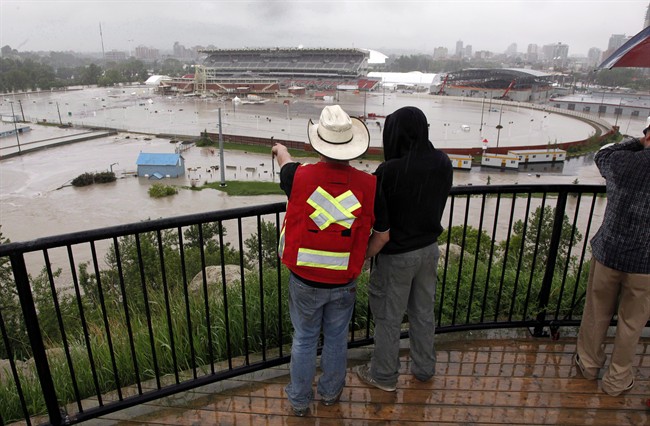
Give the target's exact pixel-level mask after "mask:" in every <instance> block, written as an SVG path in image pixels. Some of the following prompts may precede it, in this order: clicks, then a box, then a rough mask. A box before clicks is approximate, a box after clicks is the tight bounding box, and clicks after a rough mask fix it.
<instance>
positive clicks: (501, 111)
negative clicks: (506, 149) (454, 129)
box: [497, 104, 503, 148]
mask: <svg viewBox="0 0 650 426" xmlns="http://www.w3.org/2000/svg"><path fill="white" fill-rule="evenodd" d="M502 115H503V104H501V108H499V124H497V148H498V147H499V136H501V129H503V126H502V125H501V116H502Z"/></svg>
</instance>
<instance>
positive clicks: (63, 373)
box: [0, 185, 606, 425]
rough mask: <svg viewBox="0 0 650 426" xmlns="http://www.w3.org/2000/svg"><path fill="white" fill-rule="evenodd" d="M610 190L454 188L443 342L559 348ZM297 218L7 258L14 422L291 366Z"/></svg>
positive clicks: (62, 417)
mask: <svg viewBox="0 0 650 426" xmlns="http://www.w3.org/2000/svg"><path fill="white" fill-rule="evenodd" d="M604 192H605V187H604V186H601V185H510V186H480V187H479V186H466V187H455V188H453V189H452V193H451V195H450V198H449V201H448V204H447V208H446V211H445V217H444V225H445V228H446V231H445V233H443V235H441V237H440V240H439V244H440V247H441V250H442V253H443V256H442V257H441V260H440V263H439V268H438V281H439V282H438V290H437V291H438V294H437V301H436V309H435V311H436V321H437V329H436V332H437V333H444V332H450V331H462V330H475V329H487V328H512V327H527V328H529V329H531V332H532V333H533V334H534V335H536V336H546V335H548V332H547V331H545V330H546V329H547V328H548V330H550V333H551V334H552V335H556V333H557V330H558V328H559V327H561V326H565V325H577V324H578V323H579V318H580V313H581V310H582V298H583V296H584V289H585V286H586V280H587V273H588V267H587V263H588V261H589V255H588V244H587V242H588V239H589V238H590V237H591V236H592V235H593V233H594V232H595V231H596V230H597V228H598V226H599V224H600V221H601V218H602V214H603V212H604V207H605V203H606V199H605V197H604V196H603V195H604ZM285 207H286V205H285V203H276V204H269V205H261V206H254V207H245V208H238V209H231V210H225V211H218V212H210V213H202V214H195V215H188V216H181V217H175V218H169V219H159V220H150V221H146V222H141V223H136V224H129V225H124V226H116V227H111V228H104V229H98V230H93V231H87V232H79V233H74V234H67V235H61V236H55V237H48V238H42V239H38V240H34V241H29V242H20V243H9V244H4V245H0V262H2V263H1V264H0V274H1V275H0V286H1V288H0V331H1V340H0V351H1V354H0V355H1V358H3V359H4V361H3V362H4V364H0V380H1V381H0V424H7V423H10V422H13V421H16V420H21V421H25V422H27V424H32V423H40V422H44V423H51V424H55V425H58V424H73V423H78V422H81V421H85V420H89V419H92V418H96V417H99V416H101V415H104V414H108V413H110V412H114V411H117V410H121V409H124V408H127V407H131V406H134V405H138V404H143V403H145V402H147V401H151V400H154V399H157V398H160V397H163V396H168V395H172V394H175V393H178V392H182V391H186V390H189V389H191V388H195V387H197V386H201V385H205V384H208V383H213V382H217V381H220V380H223V379H227V378H231V377H235V376H238V375H242V374H245V373H249V372H253V371H258V370H262V369H265V368H268V367H271V366H275V365H279V364H283V363H286V362H288V361H289V354H290V350H289V347H290V343H291V325H290V324H291V323H290V320H289V317H288V309H287V306H286V304H287V300H288V296H287V281H288V280H287V271H286V270H285V268H283V267H281V265H280V263H279V261H278V259H277V247H276V241H277V239H278V236H279V227H280V224H281V218H282V213H283V212H284V210H285ZM367 286H368V271H365V272H364V273H363V274H362V276H361V277H360V278H359V291H358V292H357V294H358V296H357V297H358V298H357V304H356V307H355V313H354V316H353V320H352V322H351V325H350V339H349V346H351V347H352V346H362V345H368V344H370V343H372V318H371V313H370V310H369V308H368V302H367ZM407 326H408V322H406V323H405V327H407ZM405 335H406V333H405V334H404V336H405Z"/></svg>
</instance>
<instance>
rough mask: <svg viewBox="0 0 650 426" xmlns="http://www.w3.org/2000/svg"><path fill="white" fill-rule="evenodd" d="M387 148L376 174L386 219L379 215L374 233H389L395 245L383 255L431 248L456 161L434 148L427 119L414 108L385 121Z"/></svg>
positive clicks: (403, 109)
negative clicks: (452, 161) (450, 159)
mask: <svg viewBox="0 0 650 426" xmlns="http://www.w3.org/2000/svg"><path fill="white" fill-rule="evenodd" d="M383 144H384V159H385V161H384V162H383V163H382V164H380V165H379V167H378V168H377V171H376V172H375V175H376V176H377V186H378V189H379V191H381V192H382V195H383V199H384V200H385V203H386V204H385V205H386V209H387V215H383V214H378V215H377V222H376V223H375V226H374V229H376V230H377V231H386V230H388V229H390V241H389V242H388V243H387V244H386V245H385V246H384V248H383V249H382V250H381V253H385V254H395V253H404V252H408V251H412V250H416V249H419V248H422V247H426V246H428V245H430V244H432V243H434V242H436V241H437V239H438V236H440V234H441V233H442V225H441V223H440V220H441V217H442V213H443V211H444V209H445V204H446V202H447V196H448V195H449V189H450V188H451V184H452V180H453V170H452V166H451V161H449V157H447V154H445V153H444V152H442V151H439V150H437V149H435V148H434V147H433V145H432V144H431V142H430V141H429V125H428V124H427V118H426V116H425V115H424V113H423V112H422V111H421V110H420V109H418V108H415V107H404V108H400V109H398V110H397V111H395V112H394V113H392V114H390V115H389V116H388V117H386V122H385V124H384V132H383ZM386 222H387V223H386Z"/></svg>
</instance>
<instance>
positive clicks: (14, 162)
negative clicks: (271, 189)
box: [0, 88, 603, 241]
mask: <svg viewBox="0 0 650 426" xmlns="http://www.w3.org/2000/svg"><path fill="white" fill-rule="evenodd" d="M138 91H143V92H142V93H139V92H138ZM121 92H122V90H120V93H118V94H116V95H115V97H110V98H109V97H108V93H109V92H108V90H107V89H90V90H83V91H70V92H63V93H47V94H33V95H29V96H28V95H23V96H22V101H21V103H22V104H23V109H24V114H25V118H26V119H28V120H30V119H31V120H36V119H38V120H39V121H42V120H43V119H45V120H47V121H48V122H51V121H54V122H56V121H58V112H57V105H56V104H57V103H58V107H59V108H58V109H59V110H60V111H61V114H62V117H61V118H62V120H63V121H64V122H65V118H64V117H67V118H70V120H71V121H75V122H76V121H78V120H81V121H85V122H86V124H90V122H91V121H92V122H94V123H100V122H102V123H104V124H106V125H108V126H110V127H117V128H131V130H133V131H137V132H150V133H151V134H158V133H178V134H188V135H198V133H199V132H200V131H202V130H204V129H208V130H210V129H212V130H213V131H214V130H215V126H216V125H217V122H218V121H217V119H218V117H217V111H218V108H219V104H220V102H217V101H206V100H202V99H198V98H181V99H168V98H165V97H160V96H156V95H154V94H153V93H151V92H150V91H149V89H148V88H137V89H133V90H132V89H126V91H125V92H124V93H121ZM134 92H135V95H134V94H133V93H134ZM103 95H105V96H106V97H103V98H102V97H101V96H103ZM345 96H347V98H346V99H342V100H341V104H343V105H344V108H346V109H347V110H348V111H350V113H351V114H352V115H356V114H359V115H362V114H363V113H364V110H363V108H364V103H363V102H361V103H359V101H360V99H359V98H358V96H357V95H353V94H347V95H345ZM354 96H357V97H356V98H354ZM390 96H391V99H392V103H390V107H389V106H388V104H389V101H388V97H387V100H386V102H385V104H384V105H382V96H381V95H375V96H373V97H372V100H371V101H370V100H366V103H365V108H367V110H366V112H375V113H376V114H379V115H381V114H383V113H384V112H386V113H389V112H391V111H392V110H394V109H396V108H398V107H399V106H403V105H406V104H411V105H413V104H415V105H418V102H420V103H421V104H419V105H418V106H419V107H420V108H422V109H423V110H425V109H426V110H427V111H429V112H431V111H438V112H439V113H440V114H441V115H439V116H437V117H438V119H435V120H442V121H435V122H434V118H432V116H430V118H429V119H430V120H431V123H432V128H434V130H432V134H437V137H438V138H441V139H440V140H439V141H438V142H436V141H435V140H434V139H435V138H434V137H433V136H432V140H433V141H434V144H435V145H436V146H438V147H444V146H446V145H447V143H448V144H453V145H457V144H460V143H461V141H460V139H458V140H457V141H454V140H453V138H461V136H462V137H463V138H465V139H464V140H465V142H463V143H467V144H470V143H473V142H471V140H470V139H467V138H474V137H475V136H477V135H472V134H470V135H469V136H468V135H467V133H468V132H464V131H462V130H460V127H458V129H455V127H454V125H450V126H444V127H448V129H447V134H446V137H447V139H445V133H444V131H435V126H438V125H442V124H444V122H445V120H449V121H450V122H451V119H452V118H453V120H454V121H453V123H462V122H471V119H472V117H474V116H475V115H476V113H477V111H476V108H477V106H478V108H479V111H478V112H479V113H480V107H481V104H480V103H479V104H472V105H471V106H468V108H467V109H462V108H461V109H459V110H454V109H453V108H452V107H449V106H448V105H447V104H446V103H445V102H442V101H440V100H439V99H431V98H430V97H426V96H428V95H420V96H419V97H418V96H413V95H409V97H402V96H398V95H396V94H391V95H390ZM107 99H108V100H107ZM149 99H152V102H153V103H149V102H148V100H149ZM355 99H356V103H354V102H352V101H353V100H355ZM398 100H399V102H405V103H403V104H399V102H398ZM14 101H15V100H14ZM343 101H345V102H348V104H345V103H344V102H343ZM425 101H426V102H425ZM3 102H4V103H5V104H3V106H2V111H5V110H6V102H8V100H7V98H5V99H4V100H3ZM143 102H144V103H145V106H142V105H140V104H141V103H143ZM281 102H282V101H281V100H280V101H278V104H277V105H276V104H275V101H270V102H269V103H267V104H265V105H245V106H241V105H240V106H235V107H234V109H235V110H234V111H233V105H232V104H230V105H228V104H227V103H224V102H221V104H223V106H221V108H222V118H223V120H224V123H225V124H224V132H225V133H228V130H227V129H228V125H229V124H230V125H232V126H234V127H241V126H244V123H245V126H248V127H246V128H245V129H243V130H241V131H249V132H250V133H252V134H257V135H270V134H271V133H272V132H280V134H281V133H282V132H283V131H284V134H285V135H290V136H291V139H295V140H300V141H305V140H306V128H307V121H308V119H310V118H311V119H317V118H318V115H319V114H320V110H321V109H322V107H323V103H322V102H321V103H317V102H313V101H310V102H307V101H304V102H303V101H299V100H296V101H295V102H293V101H292V103H291V104H290V105H289V106H288V107H287V106H286V105H283V104H282V103H281ZM398 104H399V106H398ZM15 105H16V104H14V106H15ZM103 105H106V107H103ZM147 105H148V106H147ZM369 105H370V106H369ZM380 107H382V108H383V110H382V109H380ZM152 108H158V109H154V110H152ZM245 108H249V109H245ZM154 111H158V112H154ZM68 112H70V114H68ZM263 112H266V114H263ZM493 114H495V113H493ZM512 114H513V116H514V114H520V115H521V116H522V117H523V116H525V115H526V114H530V111H524V110H523V109H522V110H521V111H519V112H517V111H512ZM503 115H504V116H505V115H506V113H505V112H504V114H503ZM236 117H237V118H236ZM287 117H289V118H287ZM479 122H480V118H479ZM572 122H573V123H574V124H575V123H576V121H575V120H572ZM273 123H276V124H273ZM530 123H531V121H530V120H528V122H527V123H526V124H525V126H523V125H522V126H521V127H522V128H524V127H526V128H529V129H530V128H532V127H534V124H530ZM532 123H535V121H533V122H532ZM550 123H551V121H550V120H549V122H548V123H547V124H548V125H549V126H550ZM28 125H30V126H31V127H32V128H33V130H32V131H31V132H28V133H27V134H24V135H20V138H21V140H23V141H25V143H26V142H28V141H34V140H42V139H47V138H51V137H55V136H57V135H58V134H60V133H61V132H64V133H68V134H69V133H71V132H75V131H79V130H78V129H74V128H72V129H58V128H56V127H55V128H51V127H44V126H41V125H36V124H34V123H31V124H28ZM97 125H98V124H97ZM6 126H7V123H3V128H4V127H6ZM280 126H282V127H280ZM289 126H290V127H289ZM459 126H460V125H459ZM375 127H376V128H375V129H374V130H373V125H372V124H370V125H369V128H370V129H371V132H374V133H373V136H372V137H373V141H374V144H377V145H380V142H378V141H380V140H381V139H380V131H379V127H380V126H379V125H375ZM570 127H571V128H574V127H577V126H570ZM514 128H515V126H513V129H514ZM282 129H284V130H282ZM543 129H544V127H542V129H541V130H543ZM582 131H583V133H582V135H581V136H580V137H579V138H584V137H585V134H584V132H589V131H590V130H589V129H583V130H582ZM472 132H473V130H472ZM517 132H518V131H517ZM517 132H515V130H511V136H514V135H515V133H517ZM504 133H505V135H507V133H506V132H504V131H502V137H504V138H506V136H505V135H504ZM274 134H278V133H274ZM545 135H546V136H545V137H551V136H549V135H550V133H548V134H545ZM587 136H588V135H587ZM526 137H532V136H530V135H529V136H526ZM568 137H569V138H578V137H577V136H576V135H574V134H572V133H570V134H569V136H568ZM284 138H287V137H286V136H285V137H283V139H284ZM278 139H280V137H278ZM287 139H288V138H287ZM513 139H514V138H513ZM562 140H564V138H563V139H562ZM0 143H1V144H2V145H0V146H5V145H6V144H13V143H15V139H14V138H3V139H2V141H0ZM173 150H174V144H171V143H170V140H169V138H165V139H163V138H156V137H155V136H150V135H149V136H146V135H142V134H136V133H129V132H120V133H118V134H117V135H115V136H110V137H104V138H100V139H95V140H91V141H85V142H80V143H75V144H71V145H66V146H60V147H56V148H49V149H46V150H42V151H37V152H33V153H27V154H23V155H21V156H18V157H13V158H8V159H2V160H0V161H1V162H0V164H1V167H0V203H1V207H0V225H1V226H2V233H3V234H4V236H6V237H8V238H10V239H11V240H12V241H24V240H30V239H34V238H38V237H44V236H51V235H56V234H62V233H67V232H75V231H82V230H88V229H95V228H102V227H107V226H113V225H119V224H125V223H131V222H137V221H141V220H147V219H153V218H160V217H171V216H178V215H184V214H191V213H197V212H205V211H210V210H219V209H228V208H234V207H239V206H244V205H254V204H264V203H269V202H278V201H284V200H285V197H283V196H279V195H278V196H260V197H230V196H228V195H226V194H225V193H223V192H221V191H218V190H213V189H208V190H203V191H191V190H189V189H183V188H182V187H188V186H189V185H190V181H191V179H197V180H198V182H201V183H202V182H205V181H210V182H218V181H219V180H220V172H218V171H213V172H212V173H210V172H209V171H208V170H209V169H210V168H211V167H212V166H215V165H218V164H219V163H220V158H219V152H218V150H214V149H205V148H198V147H192V148H191V149H189V150H188V151H186V152H184V153H183V156H184V158H185V166H186V168H187V169H190V170H188V173H187V174H186V175H185V176H184V177H183V178H178V179H165V180H163V181H162V182H163V183H166V184H171V185H175V186H178V187H181V189H180V190H179V193H178V194H177V195H175V196H171V197H166V198H163V199H154V198H151V197H149V195H148V192H147V191H148V189H149V187H150V186H151V185H152V184H153V183H154V182H160V181H151V180H149V179H146V178H137V177H133V176H132V175H131V173H133V172H134V171H135V169H136V164H135V162H136V159H137V156H138V154H139V153H140V152H168V153H169V152H173ZM309 161H314V160H309ZM353 164H354V165H355V167H358V168H360V169H362V170H367V171H374V169H375V168H376V166H377V163H376V162H366V161H361V162H359V161H358V160H357V161H355V162H353ZM224 165H225V166H226V167H225V171H224V172H225V178H226V180H266V181H272V180H273V179H276V180H277V177H274V175H273V173H272V169H271V155H270V153H269V154H268V155H261V154H253V153H248V152H242V151H227V152H226V153H225V154H224ZM106 170H113V171H115V172H116V174H117V175H118V176H119V177H121V178H120V179H118V180H117V181H116V182H113V183H109V184H102V185H93V186H90V187H84V188H74V187H71V186H69V182H70V181H71V180H72V179H74V178H75V177H77V176H78V175H80V174H82V173H85V172H97V171H106ZM277 171H278V170H277V169H276V170H275V172H277ZM576 181H578V182H579V183H597V184H600V183H603V180H602V178H601V177H600V175H599V173H598V170H597V169H596V167H595V166H594V165H593V162H592V161H591V159H590V157H582V158H578V159H571V160H568V161H566V162H565V163H564V164H562V163H559V164H553V165H551V164H543V165H538V166H532V167H530V168H529V169H526V170H524V171H519V172H517V171H500V170H496V169H484V168H480V167H476V168H474V169H472V170H471V171H456V172H454V184H455V185H469V184H472V185H483V184H487V183H490V184H493V185H496V184H511V183H519V184H524V183H573V182H576Z"/></svg>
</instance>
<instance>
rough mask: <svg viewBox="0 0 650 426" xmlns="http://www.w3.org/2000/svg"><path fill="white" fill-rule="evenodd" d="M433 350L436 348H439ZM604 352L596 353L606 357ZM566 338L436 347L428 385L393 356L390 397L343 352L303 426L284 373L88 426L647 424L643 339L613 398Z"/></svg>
mask: <svg viewBox="0 0 650 426" xmlns="http://www.w3.org/2000/svg"><path fill="white" fill-rule="evenodd" d="M440 340H443V339H440ZM611 349H612V348H611V344H610V345H608V347H607V348H606V351H607V353H611ZM574 351H575V338H563V339H560V340H558V341H551V340H549V339H535V338H532V337H531V338H518V339H496V340H473V341H466V340H465V341H452V340H449V341H445V342H440V343H438V345H437V354H438V362H437V366H436V376H435V377H434V378H433V379H432V380H430V381H429V382H427V383H421V382H419V381H417V380H416V379H415V378H414V377H413V376H411V375H410V374H409V373H408V372H409V362H410V359H409V356H408V350H406V349H405V350H403V351H402V356H401V360H402V363H401V364H402V365H401V370H400V373H401V375H400V377H399V381H398V385H397V391H396V392H394V393H388V392H384V391H381V390H379V389H374V388H369V387H366V386H365V385H364V384H363V383H362V382H360V381H359V379H358V378H357V376H356V374H355V373H354V372H353V371H352V368H353V367H354V366H355V365H358V364H360V363H364V362H367V360H368V359H369V355H370V352H369V349H367V348H364V349H355V350H351V351H350V360H349V363H348V367H349V370H348V376H347V383H346V387H345V389H344V390H343V394H342V395H341V400H340V402H339V403H338V404H335V405H333V406H331V407H326V406H324V405H322V404H320V402H319V401H318V400H316V401H314V402H313V403H312V404H311V407H310V413H309V415H308V417H305V418H298V417H294V416H293V415H292V414H291V407H290V405H289V402H288V401H287V399H286V397H285V395H284V387H285V386H286V384H287V382H288V379H289V376H288V366H287V365H283V366H280V367H277V368H273V369H269V370H265V371H264V372H262V373H256V374H252V375H249V376H246V377H240V378H238V379H236V380H229V381H226V382H224V383H219V384H215V385H211V386H205V387H202V388H199V389H196V390H194V391H191V392H187V393H185V394H180V395H176V396H172V397H169V398H163V399H160V400H157V401H154V402H152V403H148V404H144V405H141V406H138V407H134V408H132V409H128V410H124V411H121V412H118V413H113V414H111V415H107V416H105V417H103V418H102V419H98V420H95V421H93V424H102V425H103V424H123V425H129V424H141V425H142V424H145V425H147V424H149V425H154V424H155V425H171V424H173V425H208V424H211V425H255V426H261V425H284V424H288V425H292V424H296V425H303V424H313V425H340V424H343V425H357V424H364V425H380V424H381V425H383V424H396V425H397V424H400V425H405V424H431V423H447V424H472V425H481V424H486V425H487V424H501V425H506V424H507V425H513V424H526V425H532V424H561V425H584V424H590V425H608V426H609V425H643V424H648V423H649V422H650V409H648V408H646V400H647V399H648V398H650V381H649V380H648V376H649V375H650V339H649V338H644V339H643V340H642V341H641V343H640V344H639V345H638V349H637V353H638V354H640V355H639V356H637V360H636V363H637V367H638V371H637V378H636V387H635V388H634V389H633V390H632V391H630V392H628V393H627V394H624V395H622V396H619V397H611V396H608V395H606V394H605V393H603V392H602V391H601V390H600V389H599V381H598V382H593V381H587V380H585V379H583V378H582V377H581V376H580V375H579V373H577V372H576V368H575V366H574V365H573V364H572V355H573V352H574Z"/></svg>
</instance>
